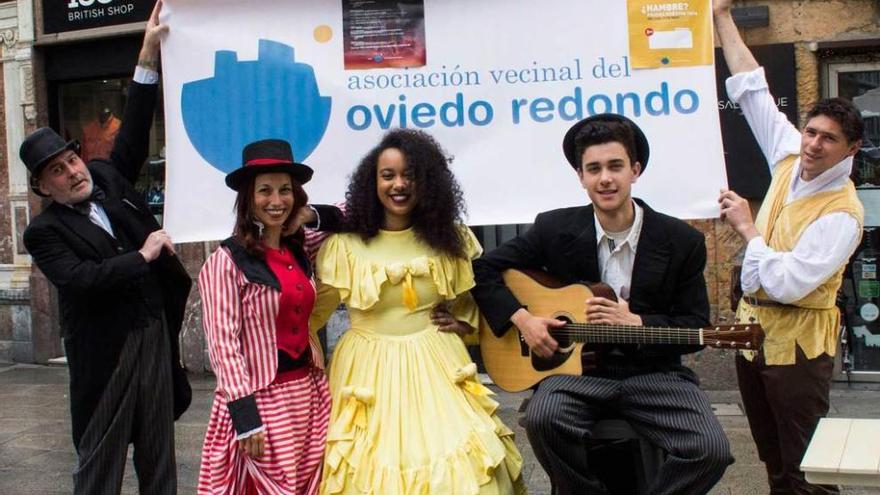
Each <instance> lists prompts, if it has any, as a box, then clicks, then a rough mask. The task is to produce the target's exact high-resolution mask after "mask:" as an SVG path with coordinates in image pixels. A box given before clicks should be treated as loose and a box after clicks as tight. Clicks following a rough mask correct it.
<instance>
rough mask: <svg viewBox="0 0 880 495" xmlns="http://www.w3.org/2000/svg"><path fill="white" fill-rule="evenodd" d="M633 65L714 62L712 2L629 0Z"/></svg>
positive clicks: (690, 64)
mask: <svg viewBox="0 0 880 495" xmlns="http://www.w3.org/2000/svg"><path fill="white" fill-rule="evenodd" d="M627 11H628V19H629V56H630V60H631V63H632V66H633V68H635V69H652V68H657V67H687V66H692V65H710V64H713V63H714V61H713V58H712V57H713V54H714V47H713V40H712V2H711V0H694V1H690V2H673V1H667V2H664V1H658V0H653V1H652V0H627Z"/></svg>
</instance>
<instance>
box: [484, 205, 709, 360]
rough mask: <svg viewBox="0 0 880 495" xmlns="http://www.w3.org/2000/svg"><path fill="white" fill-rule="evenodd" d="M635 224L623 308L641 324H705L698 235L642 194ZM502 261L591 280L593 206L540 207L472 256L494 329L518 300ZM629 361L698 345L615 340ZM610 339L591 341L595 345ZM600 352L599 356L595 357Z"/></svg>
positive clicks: (594, 265) (502, 327) (595, 271)
mask: <svg viewBox="0 0 880 495" xmlns="http://www.w3.org/2000/svg"><path fill="white" fill-rule="evenodd" d="M636 202H637V203H638V204H639V206H641V207H642V208H643V210H644V218H643V223H642V231H641V234H640V237H639V242H638V246H637V249H636V257H635V262H634V264H633V274H632V281H631V286H630V300H629V307H630V311H632V312H633V313H635V314H637V315H639V316H641V317H642V321H643V323H644V325H645V326H657V327H684V328H702V327H705V326H707V325H709V300H708V294H707V292H706V281H705V279H704V278H703V269H704V268H705V266H706V243H705V239H704V237H703V235H702V234H701V233H700V232H699V231H697V230H696V229H694V228H692V227H691V226H689V225H688V224H686V223H685V222H683V221H681V220H679V219H676V218H673V217H670V216H668V215H664V214H662V213H657V212H656V211H654V210H652V209H651V208H649V207H648V205H646V204H645V203H644V202H643V201H641V200H638V199H636ZM508 268H520V269H534V270H544V271H546V272H547V273H549V274H550V275H552V276H554V277H555V278H557V279H558V280H560V281H561V282H564V283H566V284H571V283H575V282H599V281H600V274H599V263H598V256H597V243H596V226H595V220H594V215H593V206H592V205H588V206H580V207H573V208H563V209H559V210H552V211H548V212H544V213H541V214H539V215H538V216H537V218H536V219H535V223H534V225H533V226H532V228H531V229H529V230H528V231H527V232H526V233H524V234H523V235H521V236H519V237H517V238H515V239H512V240H511V241H509V242H506V243H505V244H503V245H501V246H499V247H498V249H495V250H494V251H492V252H491V253H488V254H486V255H484V256H483V257H481V258H479V259H477V260H475V261H474V274H475V277H476V282H477V285H476V287H475V288H474V289H473V290H472V291H471V293H472V294H473V295H474V299H475V300H476V302H477V305H478V306H479V307H480V311H481V312H482V313H483V316H484V317H485V318H486V321H487V322H488V323H489V326H490V327H492V329H493V331H495V333H496V334H499V335H501V334H502V333H503V332H504V331H506V330H507V329H508V328H509V327H510V326H511V323H510V317H511V316H512V315H513V313H515V312H516V311H517V310H518V309H519V308H521V307H522V305H521V304H520V303H519V301H517V300H516V298H515V297H514V296H513V294H512V293H511V292H510V290H508V289H507V287H505V286H504V284H503V282H502V280H501V272H502V271H504V270H506V269H508ZM617 347H618V348H619V349H620V350H622V351H623V353H624V357H623V358H622V359H618V361H623V362H629V363H631V364H634V365H636V366H638V367H641V368H664V367H667V366H669V365H678V364H680V362H681V359H680V355H681V354H684V353H688V352H694V351H697V350H699V349H700V347H698V346H672V345H670V346H665V345H664V346H656V345H655V346H652V345H643V346H635V345H624V346H617ZM609 348H610V347H608V346H604V347H603V346H599V347H598V349H599V351H600V353H603V352H606V351H607V350H608V349H609ZM603 361H604V360H603V359H601V356H600V363H601V362H603Z"/></svg>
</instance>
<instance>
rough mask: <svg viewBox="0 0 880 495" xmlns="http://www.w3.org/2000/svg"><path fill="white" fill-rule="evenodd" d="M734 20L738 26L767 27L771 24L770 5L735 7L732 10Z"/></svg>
mask: <svg viewBox="0 0 880 495" xmlns="http://www.w3.org/2000/svg"><path fill="white" fill-rule="evenodd" d="M730 13H731V14H732V15H733V22H735V23H736V25H737V26H738V27H741V28H750V27H766V26H769V25H770V7H768V6H766V5H755V6H750V7H734V8H733V9H731V10H730Z"/></svg>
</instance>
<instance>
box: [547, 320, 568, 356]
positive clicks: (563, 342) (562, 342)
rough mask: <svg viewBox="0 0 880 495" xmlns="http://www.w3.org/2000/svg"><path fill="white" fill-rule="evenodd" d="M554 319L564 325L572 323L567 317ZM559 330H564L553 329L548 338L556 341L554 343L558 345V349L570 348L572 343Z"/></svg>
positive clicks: (564, 333)
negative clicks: (562, 322)
mask: <svg viewBox="0 0 880 495" xmlns="http://www.w3.org/2000/svg"><path fill="white" fill-rule="evenodd" d="M556 319H557V320H559V321H564V322H565V323H571V322H572V321H571V319H570V318H569V317H567V316H557V317H556ZM560 330H564V328H555V329H553V330H550V336H551V337H553V338H554V339H556V342H558V343H559V348H560V349H566V348H568V347H570V346H571V344H572V343H573V342H572V340H571V337H570V336H569V335H568V333H567V332H565V331H560Z"/></svg>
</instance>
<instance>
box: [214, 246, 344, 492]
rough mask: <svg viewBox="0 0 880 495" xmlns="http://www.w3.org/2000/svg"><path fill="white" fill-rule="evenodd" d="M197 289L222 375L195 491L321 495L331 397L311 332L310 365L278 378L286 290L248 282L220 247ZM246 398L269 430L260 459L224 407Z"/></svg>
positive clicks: (310, 288) (218, 373)
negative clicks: (279, 324)
mask: <svg viewBox="0 0 880 495" xmlns="http://www.w3.org/2000/svg"><path fill="white" fill-rule="evenodd" d="M293 265H296V263H293ZM297 268H298V267H297ZM198 285H199V291H200V293H201V296H202V309H203V319H204V321H203V326H204V328H205V334H206V337H207V342H208V348H209V354H210V359H211V365H212V367H213V369H214V373H215V374H216V376H217V389H216V391H215V394H214V404H213V406H212V409H211V417H210V421H209V423H208V428H207V432H206V434H205V442H204V446H203V450H202V465H201V470H200V472H199V486H198V492H199V493H200V494H246V493H254V492H256V493H261V494H278V495H281V494H285V495H286V494H297V495H299V494H309V495H311V494H315V493H317V489H318V482H319V481H320V477H321V463H322V456H323V453H324V446H325V442H326V436H327V422H328V419H329V414H330V395H329V391H328V388H327V379H326V376H325V374H324V371H323V358H322V354H321V349H320V346H319V345H318V343H317V340H316V338H315V336H314V334H311V333H310V335H309V345H310V347H311V354H312V356H313V363H312V365H311V366H308V368H307V370H306V373H305V374H304V376H301V377H298V378H294V379H292V380H289V381H282V380H276V373H277V369H278V343H277V340H276V316H277V315H278V314H279V311H282V310H288V311H289V310H291V308H289V307H285V308H282V307H280V303H279V302H280V300H281V292H280V291H278V290H277V289H275V288H273V287H271V286H269V285H264V284H261V283H256V282H251V281H250V280H249V279H248V278H247V276H246V274H245V271H243V270H242V269H241V268H240V267H239V266H238V265H237V264H236V262H235V260H234V257H233V256H232V255H231V253H230V251H229V249H227V248H226V247H220V248H218V249H217V250H216V251H215V252H214V253H213V254H212V255H211V256H210V257H209V258H208V260H207V261H206V262H205V265H204V266H203V267H202V271H201V273H200V274H199V284H198ZM304 285H305V289H306V290H308V291H312V292H311V293H310V294H309V295H310V296H312V297H311V299H312V300H313V294H314V292H313V291H314V283H313V282H311V283H308V284H304ZM309 309H310V307H309ZM305 317H306V319H307V318H308V312H306V315H305ZM279 382H280V383H279ZM249 395H253V396H254V398H255V400H256V404H257V409H258V411H259V415H260V419H261V421H262V424H263V427H264V428H265V435H266V440H265V453H264V455H263V456H262V457H261V458H260V459H252V458H250V457H248V456H247V455H246V454H245V453H244V452H243V451H242V450H241V449H240V446H239V441H238V440H237V439H236V435H237V434H236V431H235V429H234V428H233V424H232V418H231V416H230V413H229V409H228V407H227V404H228V403H229V402H231V401H235V400H237V399H241V398H243V397H247V396H249Z"/></svg>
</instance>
